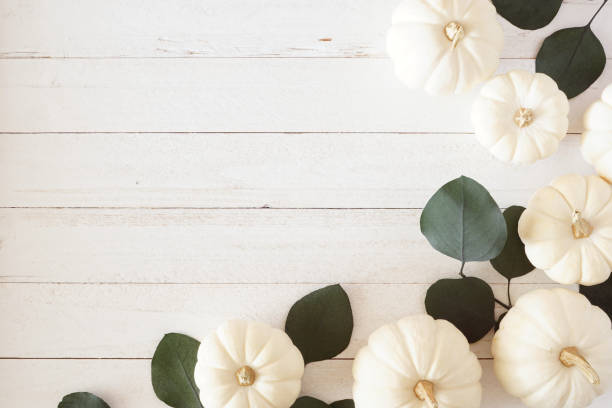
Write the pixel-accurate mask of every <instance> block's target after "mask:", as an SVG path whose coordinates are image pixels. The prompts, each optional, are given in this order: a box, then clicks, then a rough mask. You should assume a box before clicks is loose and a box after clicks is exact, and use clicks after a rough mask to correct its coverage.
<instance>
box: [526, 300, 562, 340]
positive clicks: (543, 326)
mask: <svg viewBox="0 0 612 408" xmlns="http://www.w3.org/2000/svg"><path fill="white" fill-rule="evenodd" d="M543 290H545V289H541V291H543ZM534 293H536V291H533V292H530V294H532V296H535V295H533V294H534ZM519 301H520V299H519ZM516 306H518V304H517V305H516ZM516 306H515V307H516ZM516 311H517V312H520V314H521V315H522V316H523V319H525V320H528V321H529V322H530V323H531V324H532V325H533V326H534V327H536V328H539V329H540V330H541V331H542V332H544V333H545V334H546V335H547V336H548V338H549V339H550V340H552V342H553V343H556V345H557V346H558V347H563V340H562V339H561V338H560V337H559V333H557V332H556V330H554V329H553V328H552V327H551V326H550V325H549V324H547V323H548V321H547V320H544V321H540V320H539V319H536V318H534V316H533V314H532V313H527V312H524V311H523V310H522V308H517V309H516Z"/></svg>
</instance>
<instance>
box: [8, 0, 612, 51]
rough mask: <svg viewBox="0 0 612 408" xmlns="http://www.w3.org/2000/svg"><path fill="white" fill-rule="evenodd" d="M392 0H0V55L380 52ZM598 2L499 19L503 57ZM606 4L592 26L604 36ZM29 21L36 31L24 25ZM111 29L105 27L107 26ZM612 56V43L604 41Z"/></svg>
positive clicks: (583, 17) (577, 21)
mask: <svg viewBox="0 0 612 408" xmlns="http://www.w3.org/2000/svg"><path fill="white" fill-rule="evenodd" d="M397 4H399V0H397V1H389V0H262V1H246V2H245V1H242V0H207V1H205V2H202V1H200V0H175V1H172V2H168V1H164V0H130V1H125V0H88V1H82V0H54V1H52V2H49V1H41V0H3V1H2V2H1V3H0V16H2V25H1V26H0V56H3V57H9V58H23V57H57V58H66V57H68V58H73V57H88V58H92V57H95V58H99V57H104V58H108V57H111V58H122V57H159V58H165V57H183V58H185V57H188V58H193V57H197V58H202V57H376V58H378V57H384V56H385V33H386V31H387V29H388V27H389V25H390V24H391V13H392V12H393V9H394V8H395V7H396V6H397ZM600 4H601V0H596V1H589V0H578V1H577V0H574V1H566V2H565V4H564V5H563V7H562V8H561V10H560V12H559V14H558V15H557V17H556V18H555V19H554V20H553V22H552V23H551V24H550V25H549V26H547V27H546V28H544V29H542V30H538V31H534V32H529V31H523V30H520V29H518V28H516V27H513V26H512V25H511V24H509V23H508V22H506V21H505V20H503V19H502V18H501V17H500V18H499V19H500V21H501V22H502V24H503V27H504V32H505V47H504V50H503V54H502V56H503V57H504V58H534V57H535V56H536V54H537V50H538V49H539V44H540V43H541V41H542V40H543V39H544V38H545V37H546V36H548V35H549V34H551V33H552V32H554V31H556V30H559V29H561V28H566V27H572V26H582V25H584V24H586V23H587V22H588V21H589V19H590V18H591V16H592V15H593V14H594V12H595V10H596V9H597V7H598V6H599V5H600ZM610 18H612V8H610V7H608V8H607V9H606V10H604V11H603V12H602V14H601V15H600V16H599V18H598V20H597V21H596V22H595V24H594V30H595V32H596V33H597V34H598V35H599V36H600V38H602V39H610V38H611V36H612V27H611V26H610V25H609V24H607V23H606V22H607V21H610ZM32 27H36V29H32ZM111 27H112V28H111ZM604 46H605V49H606V51H607V53H608V55H612V41H604Z"/></svg>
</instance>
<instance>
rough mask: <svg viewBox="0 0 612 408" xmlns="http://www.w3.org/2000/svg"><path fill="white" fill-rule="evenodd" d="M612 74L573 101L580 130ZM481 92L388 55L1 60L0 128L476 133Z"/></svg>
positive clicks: (523, 64)
mask: <svg viewBox="0 0 612 408" xmlns="http://www.w3.org/2000/svg"><path fill="white" fill-rule="evenodd" d="M533 65H534V62H533V61H527V60H504V61H502V65H501V68H500V70H501V71H507V70H509V69H515V68H523V69H533ZM609 82H612V68H610V67H608V69H607V70H606V71H605V73H604V74H603V75H602V77H601V78H600V79H599V80H598V81H597V82H596V84H595V85H594V86H593V87H592V88H591V89H589V90H588V91H586V92H585V93H583V94H582V95H580V96H579V97H577V98H575V99H574V100H573V101H572V103H571V125H570V130H571V131H573V132H578V131H580V130H581V129H582V125H581V122H582V120H581V118H582V114H583V112H584V110H585V109H586V107H587V106H588V105H590V104H591V103H592V102H593V101H595V100H596V99H598V98H599V97H600V94H601V90H602V88H603V86H605V85H607V84H608V83H609ZM473 96H474V95H473V94H469V95H466V96H460V97H445V98H444V97H442V98H440V97H431V96H427V95H425V94H424V93H423V92H421V91H409V90H407V89H406V88H405V87H404V86H403V85H402V84H401V83H400V82H399V81H398V80H397V79H396V78H395V76H394V74H393V69H392V66H391V63H390V61H388V60H386V59H354V58H353V59H350V58H349V59H346V58H339V59H318V58H314V59H313V58H306V59H300V58H298V59H283V58H280V59H249V58H243V59H179V60H176V59H118V60H117V59H115V60H97V59H93V60H92V59H85V60H74V59H67V60H54V59H35V60H30V59H26V60H24V59H10V60H0V132H179V131H181V132H293V131H294V132H320V131H325V132H348V131H350V132H353V131H356V132H439V133H449V132H450V133H457V132H459V133H465V132H468V133H469V132H471V131H472V125H471V123H470V115H469V112H470V107H471V103H472V100H473Z"/></svg>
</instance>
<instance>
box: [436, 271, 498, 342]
mask: <svg viewBox="0 0 612 408" xmlns="http://www.w3.org/2000/svg"><path fill="white" fill-rule="evenodd" d="M425 309H426V310H427V313H428V314H429V315H430V316H432V317H433V318H434V319H444V320H448V321H449V322H451V323H452V324H454V325H455V327H457V328H458V329H459V330H460V331H461V332H462V333H463V334H464V335H465V337H467V339H468V341H469V342H470V343H474V342H476V341H478V340H480V339H482V338H483V337H484V336H485V334H487V333H488V332H489V331H490V330H491V329H492V328H493V326H494V325H495V298H494V296H493V290H491V287H490V286H489V285H488V284H487V283H486V282H485V281H483V280H482V279H478V278H472V277H469V278H460V279H442V280H439V281H437V282H436V283H434V284H433V285H431V287H430V288H429V290H427V295H426V297H425Z"/></svg>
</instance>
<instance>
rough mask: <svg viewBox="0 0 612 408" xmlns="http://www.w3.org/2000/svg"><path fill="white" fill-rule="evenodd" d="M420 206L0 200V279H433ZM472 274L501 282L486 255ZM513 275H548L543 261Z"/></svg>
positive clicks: (435, 261)
mask: <svg viewBox="0 0 612 408" xmlns="http://www.w3.org/2000/svg"><path fill="white" fill-rule="evenodd" d="M419 218H420V210H191V209H183V210H182V209H158V210H147V209H4V210H0V241H1V245H2V247H1V249H0V271H1V272H0V281H1V282H93V283H97V282H106V283H125V282H136V283H160V282H161V283H336V282H353V283H391V284H394V283H433V282H435V281H437V280H438V279H440V278H441V277H444V276H454V275H456V274H457V273H458V269H459V262H458V261H456V260H454V259H452V258H449V257H447V256H445V255H442V254H440V253H438V252H436V251H435V250H434V249H433V248H432V247H431V246H430V245H429V243H428V242H427V240H426V238H425V237H424V236H423V235H422V234H421V232H420V228H419V224H418V222H419ZM467 270H468V272H469V273H470V274H474V275H476V276H480V277H482V278H483V279H485V280H487V281H489V282H498V283H503V282H505V278H503V277H502V276H501V275H499V274H498V273H497V272H495V271H494V270H493V268H492V267H491V265H490V264H489V263H488V262H482V263H473V264H472V263H470V264H469V265H468V267H467ZM520 282H531V283H539V282H541V283H547V282H550V280H549V279H548V277H546V276H545V274H544V273H543V272H541V271H536V272H533V273H531V274H529V275H527V276H525V277H523V278H521V279H520Z"/></svg>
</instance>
